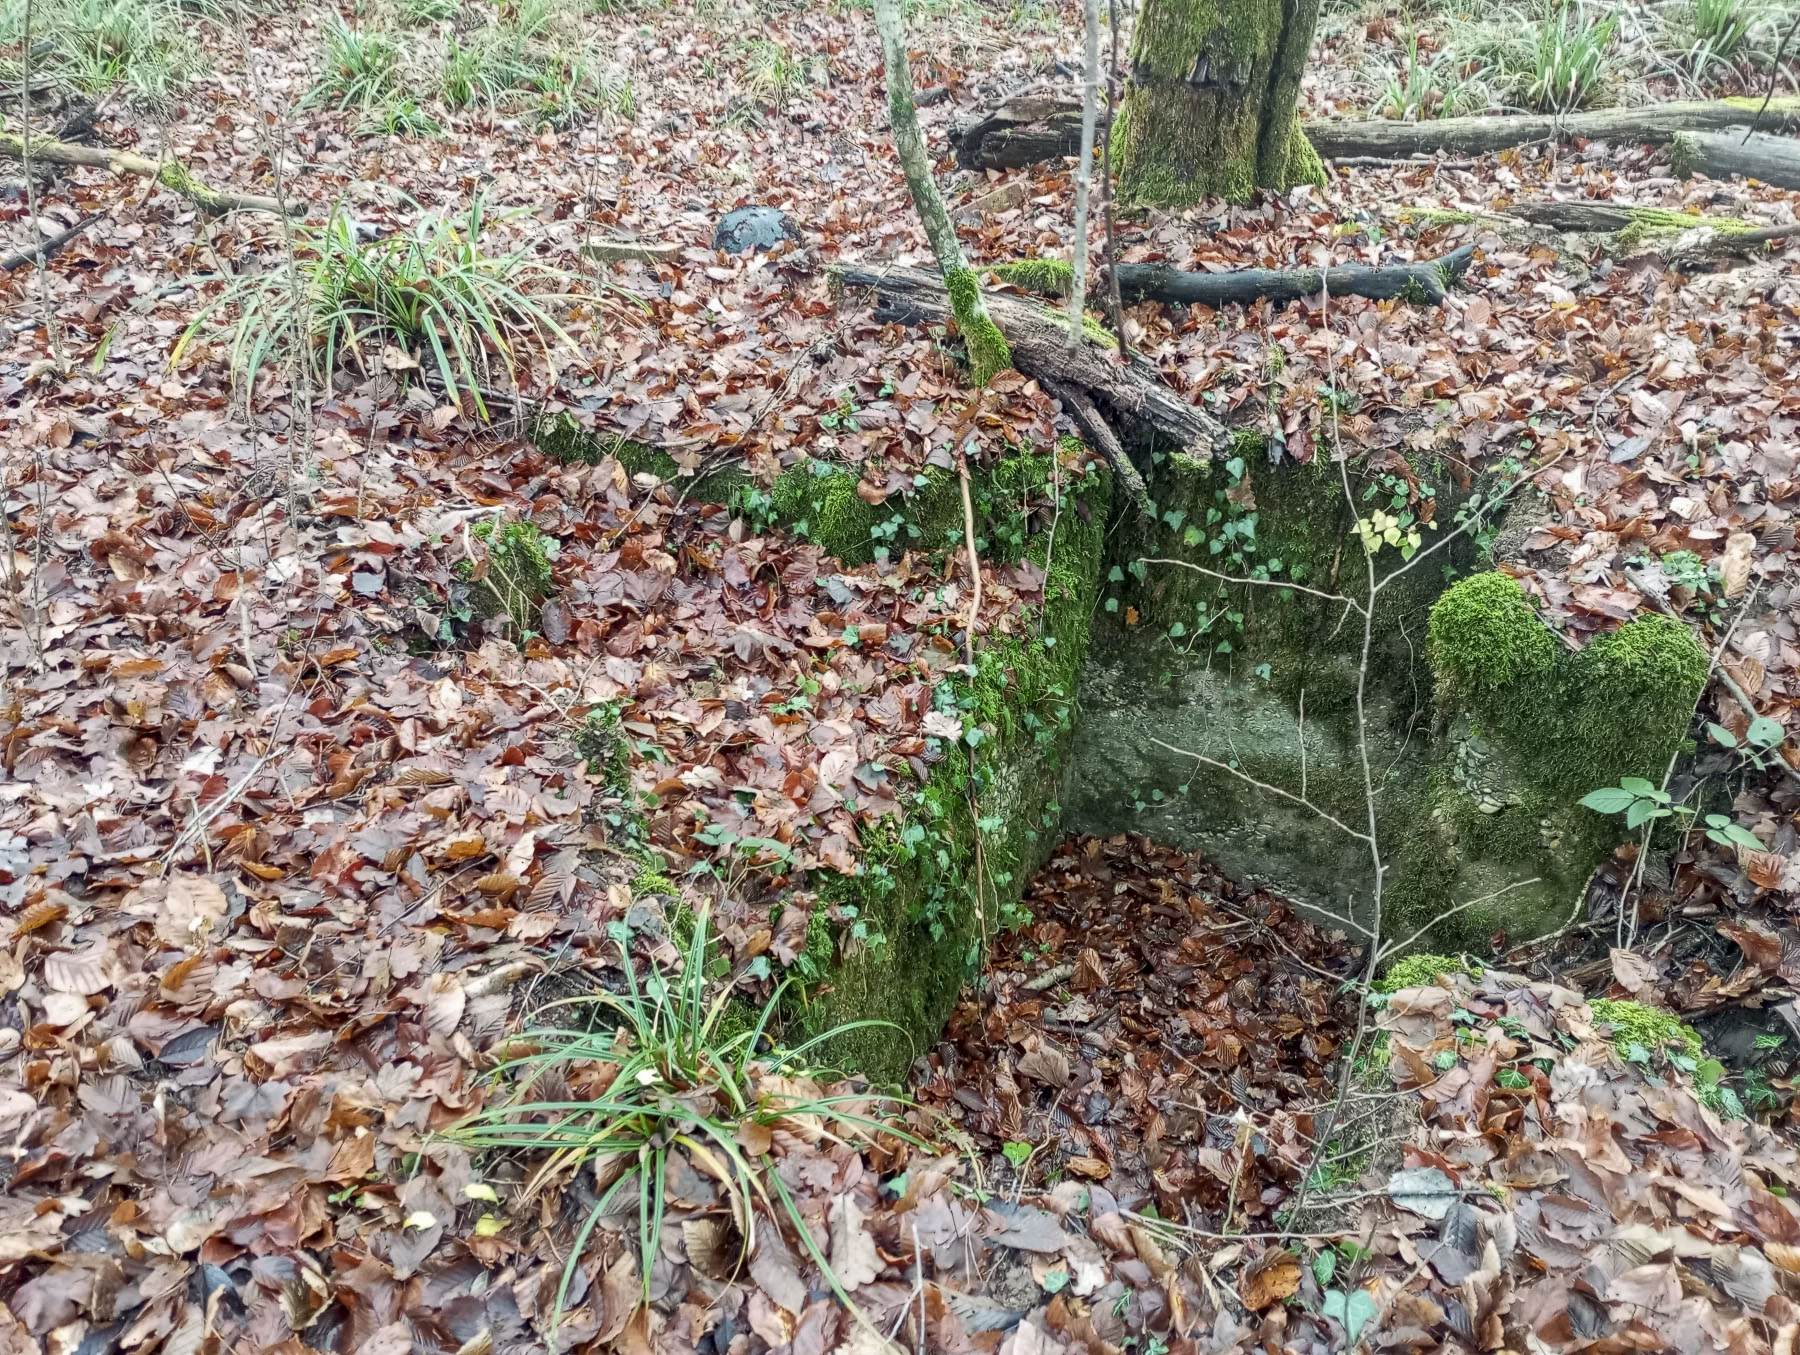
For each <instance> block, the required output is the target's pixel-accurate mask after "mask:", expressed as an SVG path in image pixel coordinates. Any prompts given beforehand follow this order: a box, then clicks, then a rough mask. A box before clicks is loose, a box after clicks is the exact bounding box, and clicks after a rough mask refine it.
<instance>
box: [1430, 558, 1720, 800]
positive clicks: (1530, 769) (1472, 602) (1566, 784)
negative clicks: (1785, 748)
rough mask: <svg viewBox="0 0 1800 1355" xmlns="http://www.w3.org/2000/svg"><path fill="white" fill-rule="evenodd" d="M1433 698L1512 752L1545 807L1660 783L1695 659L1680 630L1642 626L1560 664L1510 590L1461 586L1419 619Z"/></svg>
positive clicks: (1690, 694)
mask: <svg viewBox="0 0 1800 1355" xmlns="http://www.w3.org/2000/svg"><path fill="white" fill-rule="evenodd" d="M1427 653H1428V654H1429V655H1430V658H1431V663H1432V667H1433V669H1434V671H1435V672H1436V674H1437V677H1438V682H1439V685H1440V695H1441V696H1443V697H1446V698H1448V700H1449V703H1450V704H1451V705H1454V706H1460V707H1462V708H1463V709H1464V710H1466V711H1467V712H1468V713H1469V716H1470V718H1471V720H1472V721H1473V723H1474V724H1475V726H1476V727H1477V728H1478V729H1479V730H1480V731H1481V732H1482V733H1483V734H1484V735H1486V736H1497V737H1498V738H1500V739H1501V741H1502V742H1503V743H1505V744H1506V745H1508V746H1510V747H1511V748H1512V749H1513V750H1515V753H1516V760H1518V761H1519V762H1521V763H1522V764H1523V765H1522V770H1523V772H1524V773H1525V775H1526V776H1527V777H1528V779H1529V780H1530V782H1531V784H1532V787H1533V789H1534V790H1536V791H1537V792H1539V793H1541V794H1542V796H1543V797H1544V799H1545V804H1546V807H1553V806H1555V805H1556V804H1559V803H1563V802H1569V803H1572V802H1573V801H1575V800H1578V799H1580V798H1581V796H1583V795H1585V794H1586V793H1587V792H1588V791H1590V790H1593V789H1595V788H1596V787H1599V786H1609V785H1616V784H1618V781H1619V778H1620V777H1623V776H1644V777H1652V776H1654V777H1660V776H1661V775H1662V772H1663V768H1664V767H1665V766H1666V765H1667V762H1668V759H1669V756H1670V754H1671V753H1673V752H1674V751H1675V749H1676V747H1677V746H1678V745H1679V743H1680V741H1681V738H1682V736H1683V735H1684V734H1685V733H1686V732H1687V726H1688V721H1689V720H1690V719H1691V718H1692V716H1693V711H1694V704H1695V702H1697V701H1698V700H1699V698H1700V689H1701V687H1702V685H1703V684H1704V683H1705V681H1706V671H1707V657H1706V654H1705V651H1703V650H1702V649H1701V648H1700V646H1699V644H1698V643H1696V642H1695V640H1694V637H1693V635H1692V634H1691V633H1690V632H1689V630H1688V628H1687V627H1686V626H1684V625H1683V624H1681V622H1679V621H1676V620H1674V619H1672V618H1670V617H1665V616H1644V617H1639V618H1637V619H1636V620H1633V621H1628V622H1626V623H1625V624H1624V625H1623V626H1621V627H1619V629H1618V630H1616V631H1612V632H1610V633H1608V634H1605V635H1600V636H1597V637H1595V638H1594V639H1593V640H1591V641H1590V642H1589V643H1588V646H1587V648H1585V649H1583V650H1582V651H1581V652H1580V653H1578V654H1572V655H1571V654H1565V653H1563V651H1562V647H1561V646H1560V645H1559V644H1558V643H1557V641H1556V640H1555V638H1554V637H1553V636H1552V635H1551V634H1550V633H1549V631H1548V630H1546V629H1545V627H1544V626H1543V625H1542V624H1541V623H1540V622H1539V621H1538V619H1537V616H1536V614H1535V613H1534V612H1533V611H1532V608H1531V604H1530V603H1529V602H1528V601H1527V600H1526V598H1525V595H1524V592H1523V590H1521V589H1520V587H1519V585H1518V583H1517V581H1515V580H1514V579H1512V578H1511V577H1510V576H1508V575H1505V574H1500V573H1497V572H1491V573H1484V574H1476V575H1473V576H1471V577H1470V578H1467V579H1464V580H1462V581H1461V582H1460V583H1457V584H1456V585H1454V586H1453V587H1451V588H1450V589H1449V590H1447V591H1446V592H1445V593H1444V595H1443V597H1441V598H1440V599H1439V600H1438V602H1437V604H1436V605H1435V606H1434V607H1433V608H1432V609H1431V625H1430V638H1429V641H1428V644H1427Z"/></svg>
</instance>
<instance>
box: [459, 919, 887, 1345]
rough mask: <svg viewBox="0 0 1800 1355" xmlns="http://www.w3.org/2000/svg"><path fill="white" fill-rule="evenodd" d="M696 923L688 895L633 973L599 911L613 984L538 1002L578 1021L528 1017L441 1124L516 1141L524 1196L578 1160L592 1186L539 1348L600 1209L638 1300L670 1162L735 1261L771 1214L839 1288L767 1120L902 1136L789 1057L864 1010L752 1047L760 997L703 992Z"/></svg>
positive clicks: (473, 1141)
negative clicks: (618, 972) (489, 1081)
mask: <svg viewBox="0 0 1800 1355" xmlns="http://www.w3.org/2000/svg"><path fill="white" fill-rule="evenodd" d="M707 924H708V918H707V913H706V911H705V910H704V909H702V910H700V911H699V912H698V913H697V914H696V915H695V917H694V925H693V934H692V936H691V937H690V938H689V940H688V942H687V946H686V948H685V951H684V952H683V954H682V956H681V963H680V965H679V967H678V968H671V969H668V970H665V969H663V968H661V967H659V966H652V967H651V968H650V969H649V971H648V972H647V973H646V974H645V976H644V978H643V981H642V983H640V982H639V979H638V974H637V970H636V967H635V965H634V963H633V961H632V959H631V953H630V945H631V932H630V930H629V929H628V928H627V927H626V926H625V925H624V924H623V923H619V922H614V923H612V924H611V925H610V926H609V927H608V928H607V934H608V935H609V936H610V937H611V938H612V940H613V941H614V943H615V944H616V945H617V946H618V949H619V961H620V965H621V967H622V969H623V971H624V983H625V990H624V991H623V992H619V993H600V994H597V995H595V996H594V997H591V998H577V999H573V1000H571V1001H569V1002H564V1003H558V1004H553V1005H556V1006H563V1007H568V1006H574V1007H577V1008H581V1009H585V1016H586V1018H587V1019H586V1020H585V1021H584V1022H582V1023H581V1024H582V1025H584V1026H586V1027H587V1028H585V1029H564V1028H548V1029H540V1030H534V1031H531V1032H530V1033H529V1034H528V1035H527V1036H525V1037H523V1038H522V1040H520V1041H514V1042H513V1043H514V1044H515V1046H516V1045H518V1044H520V1043H524V1044H526V1045H527V1046H528V1047H530V1048H531V1050H532V1052H530V1053H528V1054H526V1055H524V1056H523V1057H520V1058H515V1059H512V1060H510V1061H509V1062H506V1063H503V1064H502V1065H501V1066H500V1067H499V1068H497V1069H495V1071H494V1073H493V1082H494V1090H495V1092H496V1096H495V1099H494V1100H493V1101H492V1102H491V1104H489V1105H488V1106H487V1107H486V1108H485V1109H483V1110H480V1111H478V1112H476V1113H475V1114H474V1115H472V1116H470V1117H469V1118H468V1119H467V1120H465V1121H463V1123H461V1124H460V1125H457V1126H456V1127H454V1128H452V1129H450V1130H449V1131H447V1133H446V1135H445V1137H446V1138H448V1139H450V1140H451V1141H453V1142H455V1143H459V1144H462V1145H463V1146H465V1147H467V1148H469V1149H471V1150H472V1151H475V1152H488V1151H500V1152H512V1153H526V1154H530V1155H532V1156H533V1157H534V1158H535V1159H536V1162H535V1169H534V1171H533V1172H532V1175H531V1176H530V1178H529V1180H528V1181H527V1183H526V1186H525V1188H524V1195H523V1199H524V1201H526V1202H528V1201H530V1200H532V1199H534V1198H536V1197H537V1196H538V1195H540V1194H541V1193H542V1192H544V1191H545V1190H546V1189H548V1188H550V1187H552V1186H553V1185H556V1184H559V1183H563V1182H567V1181H569V1180H571V1179H572V1178H574V1177H575V1176H577V1175H579V1174H580V1173H581V1172H583V1171H591V1172H592V1174H593V1178H594V1188H595V1191H596V1194H597V1196H598V1198H597V1200H596V1202H595V1203H594V1205H593V1206H592V1208H590V1209H589V1210H588V1212H587V1216H586V1218H585V1219H584V1220H583V1221H582V1223H581V1226H580V1228H579V1229H578V1231H577V1234H576V1237H575V1242H574V1245H573V1247H571V1248H570V1251H569V1255H568V1258H567V1260H566V1261H565V1262H564V1264H563V1271H562V1281H561V1283H560V1284H559V1285H558V1287H557V1292H556V1301H555V1305H554V1308H553V1310H552V1318H551V1323H552V1325H551V1333H550V1344H551V1348H552V1349H555V1348H556V1336H555V1328H556V1324H557V1322H558V1321H560V1318H561V1315H562V1313H563V1311H564V1309H565V1307H566V1304H567V1300H568V1295H569V1289H570V1285H571V1282H572V1281H573V1279H574V1276H575V1272H576V1267H577V1265H578V1264H579V1263H580V1261H581V1257H582V1255H583V1253H584V1252H585V1250H586V1248H587V1243H588V1239H589V1238H590V1237H591V1236H592V1235H593V1232H594V1229H595V1227H596V1226H597V1225H598V1224H599V1222H600V1220H601V1219H602V1218H604V1217H606V1216H608V1215H609V1214H611V1215H616V1216H625V1217H629V1216H630V1215H633V1214H635V1215H636V1219H637V1241H638V1249H637V1259H638V1275H639V1276H640V1277H641V1281H642V1290H641V1297H640V1300H639V1301H640V1302H641V1303H648V1302H649V1299H650V1281H651V1273H652V1268H653V1266H654V1265H655V1263H656V1261H657V1260H658V1244H659V1239H660V1238H661V1236H662V1226H663V1216H664V1213H665V1207H666V1204H667V1201H666V1198H665V1195H664V1188H665V1187H664V1183H665V1181H666V1180H667V1179H669V1178H668V1170H669V1166H670V1163H671V1160H675V1161H677V1162H679V1163H683V1164H685V1165H686V1166H687V1167H688V1168H689V1169H691V1170H698V1171H700V1172H702V1173H704V1174H705V1175H706V1176H709V1177H711V1178H712V1179H713V1180H714V1181H716V1182H717V1183H718V1184H719V1185H720V1186H721V1187H722V1189H723V1190H724V1193H725V1196H726V1198H727V1202H728V1209H729V1214H730V1219H731V1223H732V1224H733V1226H734V1232H735V1235H736V1236H735V1245H736V1247H737V1248H738V1260H739V1262H740V1263H741V1262H743V1261H744V1260H746V1259H747V1256H748V1252H749V1248H750V1245H751V1239H752V1238H753V1237H754V1235H755V1229H756V1221H757V1217H758V1216H759V1215H762V1216H764V1217H765V1218H768V1219H773V1218H777V1217H781V1216H783V1215H785V1216H786V1218H787V1219H788V1220H789V1222H790V1223H791V1224H792V1226H793V1228H794V1230H795V1231H796V1233H797V1234H798V1236H799V1237H800V1239H801V1241H802V1244H803V1245H804V1246H805V1247H806V1249H807V1251H808V1252H809V1253H810V1254H811V1255H812V1256H813V1259H814V1260H815V1261H817V1262H818V1263H819V1265H820V1267H821V1269H822V1270H823V1271H824V1273H825V1277H826V1281H827V1283H828V1284H830V1285H831V1287H832V1288H833V1289H834V1290H835V1291H837V1292H838V1294H839V1297H840V1298H845V1300H846V1302H848V1300H847V1298H846V1296H845V1295H844V1294H843V1290H842V1286H841V1285H839V1284H838V1283H837V1279H836V1276H835V1275H834V1274H833V1273H832V1271H831V1268H830V1266H829V1265H828V1264H827V1263H826V1261H825V1258H824V1256H823V1255H822V1254H820V1252H819V1251H818V1248H817V1247H816V1245H815V1244H814V1243H813V1242H812V1234H811V1232H810V1230H809V1228H808V1226H807V1224H806V1222H805V1220H804V1219H803V1217H802V1216H801V1214H800V1211H799V1207H798V1205H797V1203H796V1202H795V1200H794V1199H793V1197H792V1195H791V1194H790V1193H789V1192H788V1190H787V1188H786V1186H785V1185H784V1183H783V1182H782V1180H781V1178H780V1177H779V1176H778V1175H777V1174H776V1172H775V1170H774V1164H773V1159H772V1157H771V1152H770V1149H771V1139H772V1134H773V1131H775V1130H776V1129H790V1130H795V1129H800V1130H802V1132H805V1131H808V1130H823V1129H825V1127H826V1125H827V1124H829V1126H830V1130H829V1132H830V1133H831V1134H832V1135H833V1136H834V1137H837V1138H840V1139H844V1140H848V1141H855V1140H857V1139H867V1138H869V1137H872V1136H873V1135H875V1134H877V1133H881V1134H890V1135H895V1136H897V1137H899V1138H901V1139H905V1140H907V1141H908V1142H916V1140H913V1139H912V1138H911V1136H910V1135H908V1134H906V1133H904V1132H903V1131H900V1130H897V1129H896V1128H895V1127H894V1126H893V1125H892V1124H891V1123H889V1122H888V1121H889V1120H890V1119H891V1117H892V1115H893V1113H894V1112H895V1111H897V1110H899V1109H901V1108H902V1107H903V1105H904V1103H903V1102H901V1101H900V1100H899V1099H898V1098H894V1097H887V1096H876V1095H871V1094H869V1093H867V1092H864V1091H860V1090H849V1091H844V1090H839V1091H827V1090H825V1089H824V1087H823V1086H822V1085H821V1080H820V1072H819V1070H817V1069H815V1068H812V1067H809V1066H808V1065H806V1064H805V1063H804V1062H802V1060H803V1059H804V1058H805V1055H806V1053H807V1051H808V1050H809V1049H812V1048H815V1047H816V1046H818V1045H819V1044H820V1043H822V1042H823V1041H825V1040H827V1039H830V1038H832V1037H834V1036H838V1035H842V1034H844V1033H846V1032H847V1031H849V1030H851V1029H853V1028H855V1026H858V1025H869V1024H876V1023H870V1022H856V1023H851V1024H850V1025H847V1026H842V1027H839V1028H837V1029H835V1030H833V1031H831V1032H829V1033H828V1034H826V1035H821V1036H818V1037H816V1038H815V1039H812V1040H809V1041H807V1042H806V1043H805V1044H803V1045H801V1046H800V1047H798V1048H796V1049H792V1050H784V1051H780V1050H777V1051H770V1052H767V1053H763V1052H759V1049H760V1047H761V1046H763V1045H764V1043H765V1037H766V1036H767V1034H768V1022H769V1014H770V1012H771V1011H773V1010H774V1009H775V1007H776V1000H775V999H771V1000H770V1001H769V1002H768V1003H767V1004H766V1005H765V1006H764V1008H763V1011H762V1014H761V1015H760V1016H759V1017H758V1018H757V1019H756V1020H755V1021H754V1023H751V1022H749V1021H748V1020H746V1019H744V1018H743V1015H742V1008H741V1007H738V1006H735V1005H731V1004H729V998H730V995H731V989H730V986H729V985H725V986H721V987H719V988H718V989H717V990H716V991H709V989H710V987H711V986H710V985H709V983H708V980H707V977H706V975H707V959H708V955H707V944H708V938H707ZM779 996H780V994H779V991H778V992H777V994H776V998H778V997H779ZM764 1226H770V1225H769V1224H768V1223H765V1224H764ZM851 1307H852V1311H853V1312H855V1311H856V1310H855V1307H854V1305H851ZM858 1316H859V1317H860V1316H861V1315H860V1313H858ZM862 1320H864V1321H866V1319H862Z"/></svg>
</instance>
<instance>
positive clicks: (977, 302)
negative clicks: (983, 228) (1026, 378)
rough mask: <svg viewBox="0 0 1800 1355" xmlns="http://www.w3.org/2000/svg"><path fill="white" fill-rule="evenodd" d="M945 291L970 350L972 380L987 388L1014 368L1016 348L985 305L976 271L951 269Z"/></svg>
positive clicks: (946, 275) (977, 384) (966, 345)
mask: <svg viewBox="0 0 1800 1355" xmlns="http://www.w3.org/2000/svg"><path fill="white" fill-rule="evenodd" d="M944 290H945V291H947V292H949V293H950V309H951V310H952V311H953V312H954V313H955V315H956V327H957V328H958V329H959V330H961V331H962V337H963V344H964V346H965V347H967V349H968V350H969V379H970V380H971V381H972V382H973V383H974V384H975V385H976V386H978V387H979V386H985V385H987V383H988V382H990V381H992V380H993V379H994V377H995V376H996V375H998V374H999V373H1001V372H1004V371H1005V370H1006V369H1007V368H1008V367H1011V366H1012V365H1013V361H1012V348H1011V347H1010V346H1009V345H1008V344H1007V342H1006V336H1005V335H1004V334H1002V333H1001V332H1000V326H998V325H996V324H995V323H994V322H993V321H992V320H991V319H989V318H988V315H987V311H986V309H985V308H983V307H982V306H981V281H980V279H978V278H977V277H976V276H975V273H974V271H973V270H972V269H968V268H953V269H951V270H950V271H949V272H948V273H947V274H945V275H944Z"/></svg>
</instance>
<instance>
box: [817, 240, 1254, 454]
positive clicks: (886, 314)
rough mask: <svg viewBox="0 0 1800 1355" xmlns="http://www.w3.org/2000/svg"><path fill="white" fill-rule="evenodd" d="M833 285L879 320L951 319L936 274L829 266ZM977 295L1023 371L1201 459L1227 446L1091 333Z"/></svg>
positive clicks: (1020, 301) (1014, 302) (1031, 306)
mask: <svg viewBox="0 0 1800 1355" xmlns="http://www.w3.org/2000/svg"><path fill="white" fill-rule="evenodd" d="M834 284H835V285H837V286H841V287H842V288H843V290H844V291H845V292H865V293H870V294H873V296H874V299H875V314H876V316H877V318H879V319H882V320H891V321H897V322H899V323H902V324H936V325H941V324H944V323H946V322H947V321H948V320H949V319H950V318H951V305H950V296H949V294H948V293H947V292H946V291H945V290H944V283H943V280H942V279H941V278H939V277H938V276H937V275H936V274H933V273H927V272H925V271H923V270H922V269H917V268H902V267H899V266H897V265H894V266H886V267H868V266H864V265H861V264H849V265H845V266H844V267H842V268H840V269H838V270H837V271H836V273H835V275H834ZM985 299H986V301H987V305H988V311H989V313H990V314H991V315H992V316H993V318H994V322H995V323H996V324H997V325H999V326H1000V331H1001V332H1002V333H1003V334H1005V335H1006V338H1007V342H1008V343H1010V344H1011V345H1012V356H1013V365H1014V366H1015V367H1017V368H1018V369H1019V371H1021V372H1023V373H1024V374H1025V375H1026V376H1030V377H1034V378H1037V379H1038V380H1040V381H1043V382H1045V383H1056V384H1059V385H1062V386H1070V387H1074V388H1076V389H1078V390H1080V391H1082V392H1083V393H1084V394H1085V395H1086V396H1087V398H1088V399H1090V400H1092V401H1093V402H1094V404H1095V405H1096V406H1097V407H1098V409H1099V410H1100V412H1101V413H1102V414H1103V415H1104V416H1106V417H1107V418H1108V419H1109V420H1111V421H1112V422H1114V423H1119V424H1123V425H1124V426H1125V427H1127V428H1128V429H1130V430H1131V431H1132V432H1133V433H1136V434H1139V435H1148V436H1153V437H1155V438H1157V439H1160V440H1161V441H1162V442H1163V444H1164V445H1168V446H1175V447H1179V448H1181V449H1183V450H1184V451H1187V452H1189V453H1190V454H1191V455H1194V456H1197V457H1199V458H1200V459H1202V460H1206V459H1208V458H1210V457H1212V456H1215V455H1218V454H1220V453H1222V452H1224V451H1225V450H1226V449H1227V448H1228V447H1229V445H1230V437H1229V435H1228V433H1227V432H1226V429H1225V426H1224V425H1223V424H1221V423H1220V422H1219V421H1218V420H1217V419H1215V418H1213V416H1212V415H1210V414H1208V413H1206V411H1204V410H1202V409H1200V408H1198V407H1196V406H1194V405H1190V404H1188V403H1187V401H1185V400H1183V399H1182V398H1181V396H1180V395H1178V394H1177V393H1176V392H1174V391H1172V390H1170V389H1169V388H1168V387H1167V386H1165V385H1163V384H1162V382H1161V380H1160V379H1159V378H1158V377H1157V374H1156V372H1155V371H1154V369H1152V368H1151V367H1150V366H1149V365H1148V364H1147V363H1143V362H1141V361H1133V362H1131V363H1130V364H1122V363H1120V362H1119V361H1118V359H1117V356H1116V354H1115V353H1114V352H1113V351H1112V350H1110V349H1108V348H1107V347H1106V346H1105V345H1104V344H1103V343H1102V342H1101V341H1100V340H1099V339H1097V338H1096V337H1095V336H1094V335H1093V334H1091V333H1090V334H1087V335H1084V336H1083V338H1082V341H1081V342H1080V343H1078V344H1075V345H1073V346H1071V345H1070V344H1069V341H1068V338H1069V335H1068V329H1067V327H1066V325H1065V322H1064V321H1063V318H1062V317H1061V316H1059V315H1056V314H1054V313H1052V312H1051V311H1049V310H1047V309H1045V307H1043V306H1042V305H1040V304H1038V303H1037V302H1035V301H1031V300H1028V299H1026V298H1024V297H1017V296H1007V295H1006V294H1005V293H1002V292H987V293H985Z"/></svg>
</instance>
